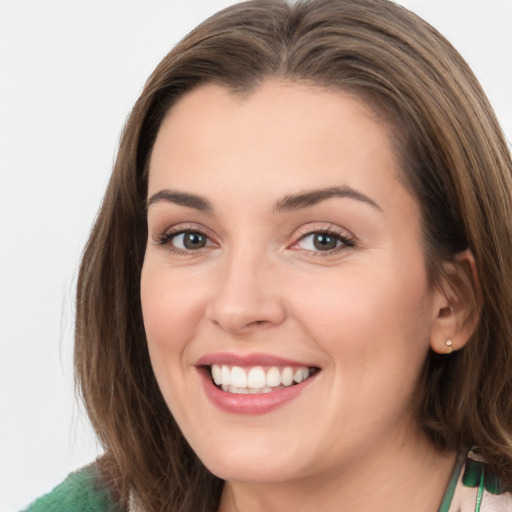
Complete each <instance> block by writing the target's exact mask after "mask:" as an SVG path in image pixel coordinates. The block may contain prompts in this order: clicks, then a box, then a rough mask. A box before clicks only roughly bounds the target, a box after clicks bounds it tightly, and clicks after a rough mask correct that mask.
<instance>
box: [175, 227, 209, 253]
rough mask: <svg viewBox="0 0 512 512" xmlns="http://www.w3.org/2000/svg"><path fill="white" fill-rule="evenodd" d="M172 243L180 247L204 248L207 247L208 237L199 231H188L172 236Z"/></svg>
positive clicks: (188, 248)
mask: <svg viewBox="0 0 512 512" xmlns="http://www.w3.org/2000/svg"><path fill="white" fill-rule="evenodd" d="M171 240H172V244H173V245H174V246H175V247H176V248H178V249H187V250H194V249H202V248H203V247H206V244H207V242H208V237H207V236H206V235H203V233H199V232H197V231H186V232H184V233H179V234H177V235H174V236H173V237H172V239H171Z"/></svg>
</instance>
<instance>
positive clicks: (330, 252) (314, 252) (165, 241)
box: [156, 227, 356, 257]
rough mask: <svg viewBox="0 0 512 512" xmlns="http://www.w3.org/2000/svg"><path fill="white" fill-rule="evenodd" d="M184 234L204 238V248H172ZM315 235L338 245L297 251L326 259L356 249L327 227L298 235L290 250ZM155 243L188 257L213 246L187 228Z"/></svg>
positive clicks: (170, 232) (350, 240)
mask: <svg viewBox="0 0 512 512" xmlns="http://www.w3.org/2000/svg"><path fill="white" fill-rule="evenodd" d="M184 234H197V235H200V236H204V237H205V238H206V240H207V241H206V244H207V245H205V247H200V248H198V249H181V248H179V247H176V246H174V245H173V244H172V241H173V239H175V238H176V237H178V236H179V235H184ZM315 235H325V236H327V237H332V238H334V239H336V241H337V242H339V245H338V246H337V247H334V248H333V249H328V250H325V251H322V250H312V249H301V248H299V250H301V251H303V252H306V253H309V254H311V255H313V256H315V257H317V256H319V257H327V256H331V255H333V254H337V253H338V252H341V251H346V250H348V249H353V248H355V247H356V240H355V238H354V237H353V236H352V235H347V234H342V233H340V231H339V230H337V229H335V228H332V227H328V228H320V229H315V230H311V229H309V230H307V231H305V232H304V233H300V236H299V238H298V240H297V241H296V242H294V243H293V244H292V245H291V248H294V247H295V246H297V245H298V244H299V243H300V242H302V241H304V240H306V239H307V238H308V237H311V236H315ZM156 242H157V245H159V246H166V247H167V249H168V250H169V251H170V252H172V253H174V254H179V255H190V254H191V253H194V252H199V250H200V249H203V248H206V247H208V246H211V245H213V243H212V242H211V238H210V237H209V236H208V235H207V234H205V233H204V231H202V230H201V229H197V228H195V227H189V228H187V227H179V228H176V229H174V228H171V229H170V230H168V231H166V232H165V233H164V234H163V235H162V236H160V237H158V239H157V241H156ZM208 242H210V244H208Z"/></svg>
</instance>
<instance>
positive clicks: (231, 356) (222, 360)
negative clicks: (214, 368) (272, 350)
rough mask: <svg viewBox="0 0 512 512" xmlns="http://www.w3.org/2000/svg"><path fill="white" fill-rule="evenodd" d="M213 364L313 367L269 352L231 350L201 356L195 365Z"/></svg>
mask: <svg viewBox="0 0 512 512" xmlns="http://www.w3.org/2000/svg"><path fill="white" fill-rule="evenodd" d="M213 364H219V365H222V364H223V365H229V366H242V367H244V366H245V367H249V366H305V367H315V365H312V364H311V363H305V362H303V361H294V360H292V359H287V358H284V357H279V356H274V355H271V354H261V353H252V354H235V353H232V352H216V353H214V354H207V355H204V356H202V357H201V358H200V359H199V360H198V361H197V362H196V366H211V365H213Z"/></svg>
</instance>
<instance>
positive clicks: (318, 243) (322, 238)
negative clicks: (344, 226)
mask: <svg viewBox="0 0 512 512" xmlns="http://www.w3.org/2000/svg"><path fill="white" fill-rule="evenodd" d="M336 243H337V240H336V238H335V237H333V236H331V235H326V234H325V233H321V234H319V235H315V238H314V241H313V245H314V246H315V248H316V249H319V250H320V251H328V250H329V249H336Z"/></svg>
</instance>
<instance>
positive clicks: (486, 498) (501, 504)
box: [439, 450, 512, 512]
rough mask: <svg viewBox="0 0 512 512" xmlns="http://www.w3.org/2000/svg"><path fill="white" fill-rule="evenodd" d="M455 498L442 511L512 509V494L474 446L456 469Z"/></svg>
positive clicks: (509, 511)
mask: <svg viewBox="0 0 512 512" xmlns="http://www.w3.org/2000/svg"><path fill="white" fill-rule="evenodd" d="M451 487H452V489H451V492H450V491H449V492H450V494H452V499H451V500H450V502H449V503H448V502H446V503H445V502H443V505H442V506H441V508H440V509H439V511H440V512H445V511H446V512H512V495H511V493H510V492H507V491H506V490H505V489H504V487H503V486H502V484H501V482H500V480H499V478H498V477H497V476H496V475H495V474H494V472H493V471H492V469H491V467H490V466H489V465H488V464H487V463H486V461H485V460H484V459H483V458H482V457H481V456H480V455H479V453H478V452H477V451H476V450H471V451H470V452H469V454H468V455H467V456H466V457H464V458H463V459H462V460H461V459H459V463H458V468H457V469H456V471H455V472H454V476H453V477H452V482H451Z"/></svg>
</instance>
